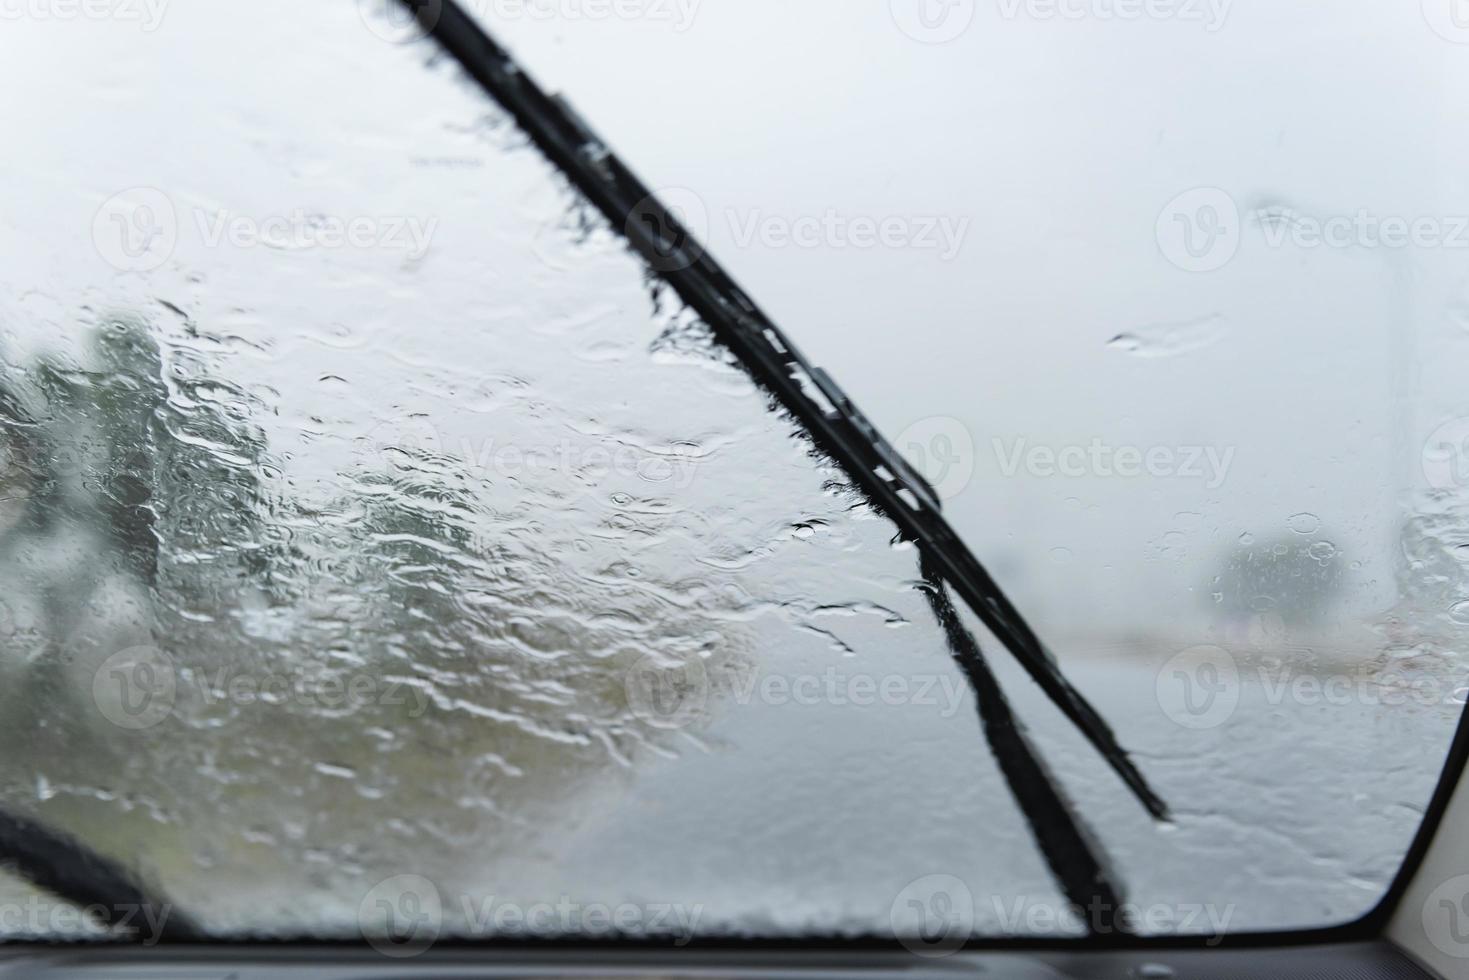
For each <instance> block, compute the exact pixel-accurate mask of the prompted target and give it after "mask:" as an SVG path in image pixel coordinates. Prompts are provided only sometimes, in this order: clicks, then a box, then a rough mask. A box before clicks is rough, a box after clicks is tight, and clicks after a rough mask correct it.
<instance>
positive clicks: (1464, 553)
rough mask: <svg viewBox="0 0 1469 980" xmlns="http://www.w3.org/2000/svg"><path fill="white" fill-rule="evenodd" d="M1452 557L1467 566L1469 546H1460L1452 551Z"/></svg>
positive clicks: (1468, 563)
mask: <svg viewBox="0 0 1469 980" xmlns="http://www.w3.org/2000/svg"><path fill="white" fill-rule="evenodd" d="M1454 557H1455V558H1457V559H1458V560H1459V561H1461V562H1464V563H1465V564H1466V565H1469V544H1461V545H1459V546H1458V547H1457V548H1455V549H1454Z"/></svg>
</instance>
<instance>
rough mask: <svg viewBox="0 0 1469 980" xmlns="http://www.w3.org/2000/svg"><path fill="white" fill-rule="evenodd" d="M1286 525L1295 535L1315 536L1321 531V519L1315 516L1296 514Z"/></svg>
mask: <svg viewBox="0 0 1469 980" xmlns="http://www.w3.org/2000/svg"><path fill="white" fill-rule="evenodd" d="M1286 523H1287V524H1289V525H1290V529H1291V530H1292V531H1294V532H1296V533H1297V534H1315V533H1316V532H1317V531H1318V530H1320V529H1321V518H1319V517H1317V516H1316V515H1315V514H1297V515H1296V516H1294V517H1292V518H1291V519H1290V520H1289V521H1287V522H1286Z"/></svg>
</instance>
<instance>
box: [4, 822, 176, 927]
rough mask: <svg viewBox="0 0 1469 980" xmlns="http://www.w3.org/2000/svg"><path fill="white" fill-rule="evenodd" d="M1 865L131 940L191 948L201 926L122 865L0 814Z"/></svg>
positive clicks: (40, 826)
mask: <svg viewBox="0 0 1469 980" xmlns="http://www.w3.org/2000/svg"><path fill="white" fill-rule="evenodd" d="M0 865H3V866H4V867H5V868H7V869H8V870H10V871H11V872H13V873H15V874H17V875H19V876H20V877H21V878H24V879H25V880H27V881H29V882H30V883H31V884H33V885H35V886H36V887H38V888H41V889H43V890H45V891H48V892H50V893H51V894H53V895H55V896H56V897H58V898H60V899H63V900H65V901H66V902H69V903H70V904H72V905H75V906H77V907H78V908H81V909H83V910H85V911H87V912H88V914H91V915H95V916H97V917H98V918H99V919H100V920H101V922H102V923H103V924H104V925H106V926H108V927H110V928H112V929H114V930H116V931H117V932H119V933H121V934H123V935H125V936H128V937H129V938H132V939H135V940H139V941H146V942H155V941H159V940H164V941H169V942H188V941H192V940H198V939H200V938H202V934H201V933H200V931H199V929H198V927H197V926H195V925H194V923H193V922H192V921H191V920H190V919H189V918H188V917H187V916H186V915H184V914H183V913H182V912H180V911H179V910H178V908H177V907H176V906H174V905H173V904H172V903H171V902H168V901H165V900H162V899H159V898H157V897H156V896H153V895H149V894H148V893H147V891H145V890H144V888H143V887H142V885H140V884H138V882H137V880H136V879H135V878H134V877H133V876H132V874H131V873H129V872H128V870H127V869H126V868H124V867H123V866H122V865H121V864H119V863H118V862H116V861H114V860H112V859H111V858H109V857H105V856H103V855H101V854H98V853H97V852H96V851H94V850H92V849H91V848H90V847H88V846H87V845H86V844H84V843H82V842H81V841H79V840H77V839H76V838H74V837H71V836H69V835H67V834H64V833H62V832H60V831H58V830H54V829H52V828H50V827H47V826H46V825H45V824H43V823H40V822H39V821H37V820H33V819H31V818H29V817H23V816H20V815H19V814H15V813H10V812H8V811H6V810H0Z"/></svg>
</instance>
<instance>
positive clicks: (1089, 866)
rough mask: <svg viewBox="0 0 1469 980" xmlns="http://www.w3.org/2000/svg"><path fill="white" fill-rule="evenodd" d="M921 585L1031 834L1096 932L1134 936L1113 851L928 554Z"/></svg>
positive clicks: (1061, 883)
mask: <svg viewBox="0 0 1469 980" xmlns="http://www.w3.org/2000/svg"><path fill="white" fill-rule="evenodd" d="M920 567H921V569H922V575H923V585H922V586H921V589H922V591H923V593H924V596H925V598H927V600H928V605H929V608H930V609H931V610H932V611H933V614H934V618H935V619H937V620H938V622H939V625H940V626H941V627H942V628H943V631H944V639H945V641H946V642H947V643H948V645H949V653H950V655H951V656H953V658H954V661H955V663H957V664H958V665H959V669H960V670H962V671H963V672H964V676H965V677H966V678H967V679H968V681H969V686H970V688H971V689H972V690H973V691H974V699H975V707H976V709H978V712H979V720H980V724H981V726H982V727H983V729H984V736H985V741H987V742H988V743H989V747H990V753H991V754H992V755H993V756H994V757H995V762H996V764H998V765H999V767H1000V773H1001V774H1002V775H1003V776H1004V777H1005V782H1006V784H1008V785H1009V787H1010V793H1011V795H1012V796H1014V797H1015V803H1016V804H1017V805H1018V806H1019V807H1020V812H1021V813H1022V814H1023V815H1024V816H1025V820H1026V822H1027V823H1028V824H1030V833H1031V836H1032V837H1033V838H1034V839H1035V843H1036V847H1037V848H1038V849H1039V850H1040V852H1041V854H1042V855H1044V857H1045V860H1046V864H1047V865H1048V866H1049V867H1050V869H1051V874H1052V875H1053V876H1054V877H1055V879H1056V881H1057V883H1058V884H1060V886H1061V891H1062V892H1063V893H1064V894H1065V895H1066V900H1067V901H1068V902H1070V903H1071V906H1072V907H1073V908H1075V909H1078V910H1082V911H1084V912H1085V913H1086V922H1087V927H1088V929H1089V931H1090V932H1091V933H1092V934H1093V935H1098V936H1108V935H1128V934H1130V933H1131V932H1132V924H1131V923H1130V922H1128V921H1127V920H1126V918H1125V916H1124V915H1123V908H1124V904H1123V902H1124V898H1123V893H1122V891H1121V888H1120V887H1119V886H1118V885H1117V884H1116V883H1115V877H1114V875H1113V874H1112V871H1111V863H1110V862H1109V861H1108V860H1107V856H1106V852H1105V850H1104V848H1103V847H1102V844H1101V842H1100V841H1098V840H1097V837H1096V835H1095V834H1093V833H1092V832H1091V831H1090V830H1089V829H1088V827H1087V826H1086V824H1085V822H1084V821H1083V820H1082V819H1081V817H1080V816H1078V815H1077V813H1076V812H1075V810H1074V809H1073V808H1072V806H1071V801H1070V800H1068V799H1067V798H1066V796H1065V794H1064V793H1063V792H1062V790H1061V787H1060V783H1059V781H1058V780H1057V779H1056V777H1055V776H1054V775H1053V774H1052V773H1051V771H1050V769H1049V767H1047V765H1046V763H1045V760H1044V759H1043V758H1042V757H1041V755H1040V753H1039V752H1038V751H1037V750H1036V749H1035V747H1034V746H1032V745H1031V742H1030V738H1029V736H1028V735H1027V734H1026V731H1025V725H1024V724H1022V723H1021V721H1020V719H1018V718H1016V717H1015V712H1014V711H1013V710H1012V709H1011V707H1010V702H1009V700H1008V699H1007V698H1006V697H1005V692H1004V691H1003V690H1002V689H1001V688H1000V682H999V680H998V679H996V677H995V675H994V673H993V672H992V671H991V670H990V667H989V664H988V663H986V662H985V659H984V654H983V653H982V652H981V651H980V648H979V641H977V640H976V639H975V638H974V634H972V633H971V632H970V631H969V630H968V629H966V628H965V627H964V623H963V622H962V621H961V620H960V618H959V611H958V610H957V609H955V608H954V604H953V602H951V601H950V600H949V594H948V591H947V590H946V589H945V588H944V583H943V579H942V578H941V577H940V576H939V574H938V571H937V570H936V569H935V568H934V567H933V563H932V562H930V561H929V560H928V558H927V557H926V556H925V557H924V558H922V559H921V560H920Z"/></svg>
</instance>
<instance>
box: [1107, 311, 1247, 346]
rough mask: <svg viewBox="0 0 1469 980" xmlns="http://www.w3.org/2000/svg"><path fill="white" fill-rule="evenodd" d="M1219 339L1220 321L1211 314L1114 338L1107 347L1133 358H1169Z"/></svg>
mask: <svg viewBox="0 0 1469 980" xmlns="http://www.w3.org/2000/svg"><path fill="white" fill-rule="evenodd" d="M1223 336H1224V318H1223V317H1222V316H1220V315H1219V314H1217V313H1215V314H1212V315H1210V316H1206V317H1203V318H1201V319H1198V320H1185V321H1182V322H1176V323H1152V324H1149V325H1147V326H1145V327H1140V328H1138V329H1137V330H1134V331H1131V332H1128V333H1120V334H1118V335H1117V336H1115V337H1113V338H1112V339H1111V340H1109V341H1108V342H1107V346H1108V347H1110V348H1112V349H1113V350H1119V351H1122V352H1123V353H1124V354H1131V355H1132V356H1134V357H1173V356H1174V355H1176V354H1185V353H1188V352H1189V351H1195V350H1199V349H1201V348H1204V347H1208V346H1209V345H1211V344H1213V343H1216V342H1217V341H1218V340H1219V339H1220V338H1221V337H1223Z"/></svg>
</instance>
